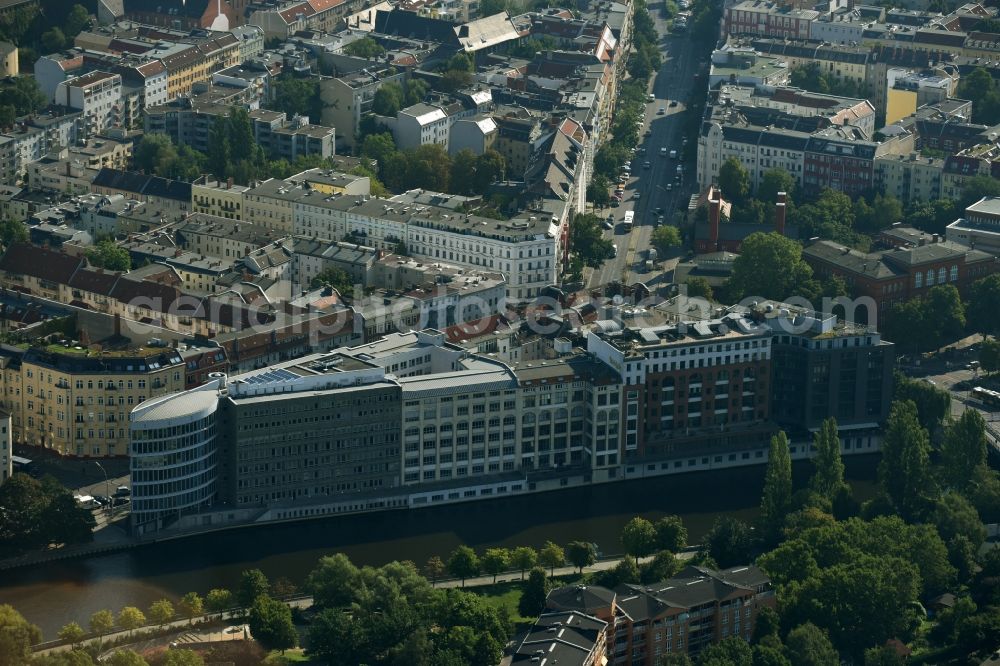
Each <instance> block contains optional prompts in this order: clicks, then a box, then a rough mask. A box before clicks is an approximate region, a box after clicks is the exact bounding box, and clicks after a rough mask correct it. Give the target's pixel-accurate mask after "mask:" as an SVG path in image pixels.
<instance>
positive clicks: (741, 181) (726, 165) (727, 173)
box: [719, 157, 750, 203]
mask: <svg viewBox="0 0 1000 666" xmlns="http://www.w3.org/2000/svg"><path fill="white" fill-rule="evenodd" d="M719 189H720V190H722V196H723V197H725V198H726V199H729V200H731V201H732V202H734V203H743V202H744V201H745V200H746V197H747V193H748V192H749V191H750V173H749V172H748V171H747V170H746V168H745V167H744V166H743V163H742V162H740V160H739V159H738V158H736V157H730V158H728V159H726V161H725V162H723V163H722V166H721V167H719Z"/></svg>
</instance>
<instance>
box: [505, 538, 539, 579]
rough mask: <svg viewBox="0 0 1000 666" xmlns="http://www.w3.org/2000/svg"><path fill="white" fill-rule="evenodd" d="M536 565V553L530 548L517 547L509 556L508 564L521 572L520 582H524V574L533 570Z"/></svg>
mask: <svg viewBox="0 0 1000 666" xmlns="http://www.w3.org/2000/svg"><path fill="white" fill-rule="evenodd" d="M537 563H538V552H537V551H536V550H535V549H534V548H532V547H531V546H518V547H517V548H515V549H514V550H513V551H511V554H510V564H511V566H512V567H514V568H515V569H518V570H519V571H520V572H521V580H524V572H525V571H527V570H529V569H531V568H533V567H534V566H535V564H537Z"/></svg>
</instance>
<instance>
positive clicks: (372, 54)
mask: <svg viewBox="0 0 1000 666" xmlns="http://www.w3.org/2000/svg"><path fill="white" fill-rule="evenodd" d="M344 53H346V54H347V55H352V56H354V57H356V58H364V59H365V60H374V59H375V58H377V57H378V56H380V55H382V54H383V53H385V49H384V48H383V47H382V45H381V44H379V43H378V42H376V41H375V40H374V39H372V38H371V37H362V38H361V39H359V40H357V41H353V42H351V43H350V44H348V45H347V46H345V47H344Z"/></svg>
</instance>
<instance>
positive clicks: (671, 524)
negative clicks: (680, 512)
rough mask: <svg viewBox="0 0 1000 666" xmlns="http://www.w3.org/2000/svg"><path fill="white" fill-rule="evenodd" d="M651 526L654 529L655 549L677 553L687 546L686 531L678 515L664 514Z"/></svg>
mask: <svg viewBox="0 0 1000 666" xmlns="http://www.w3.org/2000/svg"><path fill="white" fill-rule="evenodd" d="M653 528H654V529H655V530H656V548H657V549H659V550H669V551H670V552H672V553H679V552H680V551H682V550H684V549H685V548H687V541H688V531H687V528H686V527H684V521H682V520H681V518H680V516H664V517H663V518H660V519H659V520H657V521H656V522H655V523H653Z"/></svg>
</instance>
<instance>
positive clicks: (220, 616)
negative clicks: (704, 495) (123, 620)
mask: <svg viewBox="0 0 1000 666" xmlns="http://www.w3.org/2000/svg"><path fill="white" fill-rule="evenodd" d="M693 556H694V551H686V552H683V553H678V555H677V557H678V559H681V560H688V559H691V557H693ZM622 559H624V558H622V557H617V558H610V559H606V560H601V561H599V562H596V563H595V564H593V565H591V566H589V567H584V568H583V572H584V573H595V572H598V571H606V570H608V569H613V568H614V567H615V566H616V565H618V563H619V562H621V561H622ZM649 559H650V558H640V559H639V561H640V562H646V561H648V560H649ZM576 573H577V569H576V567H572V566H570V567H556V569H555V575H556V576H571V575H573V574H576ZM519 580H521V573H520V572H512V573H503V574H500V575H498V576H497V577H496V582H497V583H510V582H515V581H519ZM488 585H493V576H492V575H490V576H476V577H474V578H468V579H466V580H465V583H464V585H463V583H462V581H461V580H457V579H448V580H442V581H438V582H437V583H436V584H435V586H436V587H441V588H455V587H466V588H474V587H485V586H488ZM286 603H287V604H288V605H289V606H290V607H291V608H309V607H310V606H312V604H313V600H312V597H300V598H297V599H292V600H289V601H287V602H286ZM233 619H238V620H239V622H236V623H234V625H236V626H243V620H242V613H241V612H240V611H237V610H232V611H226V612H224V613H211V614H206V615H202V616H200V617H196V618H194V623H195V624H194V626H192V622H191V620H189V619H186V618H185V619H181V620H174V621H173V622H168V623H167V624H165V625H163V627H161V628H160V629H162V630H164V631H163V633H161V634H160V635H158V636H157V637H155V638H151V637H149V636H145V635H143V634H142V632H143V631H144V630H145V631H148V630H150V629H153V628H154V627H151V626H147V627H144V628H143V629H138V630H136V631H135V632H128V631H113V632H111V633H110V634H105V635H104V636H100V637H94V638H87V639H84V640H82V641H80V643H78V644H77V645H97V644H105V643H110V642H112V641H116V640H119V639H121V638H128V637H130V636H131V637H134V638H136V641H135V642H134V643H132V644H139V643H148V642H151V641H152V642H155V643H157V644H163V643H164V642H165V641H167V642H178V643H183V642H187V643H190V642H195V641H193V639H192V636H198V635H203V636H215V637H217V638H215V639H213V640H229V639H230V638H232V637H233V634H227V633H226V632H225V630H223V631H221V632H219V631H214V632H213V631H209V630H205V629H201V628H198V626H197V625H198V624H201V623H205V622H210V621H212V622H218V621H225V620H233ZM77 622H78V623H79V624H80V626H83V627H86V624H87V618H79V619H78V620H77ZM168 629H176V630H177V632H176V633H175V634H174V635H171V634H170V632H169V631H166V630H168ZM239 637H240V638H242V633H240V634H239ZM73 647H74V646H71V645H52V643H51V642H50V643H43V644H42V645H41V646H38V647H37V648H36V650H35V654H36V655H45V654H54V653H57V652H66V651H68V650H71V649H72V648H73ZM118 647H125V645H121V646H118Z"/></svg>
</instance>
